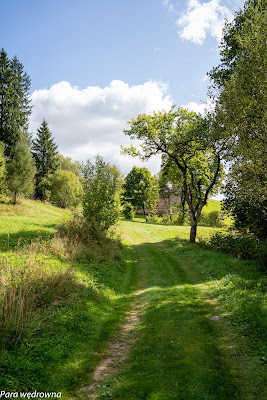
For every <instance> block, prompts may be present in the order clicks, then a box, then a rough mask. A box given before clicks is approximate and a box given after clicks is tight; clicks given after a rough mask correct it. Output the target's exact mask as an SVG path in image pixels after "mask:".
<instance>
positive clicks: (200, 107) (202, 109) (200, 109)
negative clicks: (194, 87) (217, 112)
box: [182, 98, 216, 115]
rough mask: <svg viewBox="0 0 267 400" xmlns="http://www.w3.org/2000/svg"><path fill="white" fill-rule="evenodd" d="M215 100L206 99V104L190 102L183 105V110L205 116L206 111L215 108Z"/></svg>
mask: <svg viewBox="0 0 267 400" xmlns="http://www.w3.org/2000/svg"><path fill="white" fill-rule="evenodd" d="M215 101H216V99H212V98H208V99H207V101H206V103H201V104H199V103H196V102H194V101H191V102H190V103H188V104H186V105H183V106H182V107H183V108H186V109H187V110H189V111H194V112H196V113H200V114H201V115H205V114H206V113H207V111H212V110H213V109H214V107H215Z"/></svg>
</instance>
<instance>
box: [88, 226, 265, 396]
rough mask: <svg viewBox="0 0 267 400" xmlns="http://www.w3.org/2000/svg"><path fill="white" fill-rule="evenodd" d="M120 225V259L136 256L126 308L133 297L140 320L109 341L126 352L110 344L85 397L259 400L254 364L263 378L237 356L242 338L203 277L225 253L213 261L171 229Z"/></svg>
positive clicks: (244, 358) (245, 359)
mask: <svg viewBox="0 0 267 400" xmlns="http://www.w3.org/2000/svg"><path fill="white" fill-rule="evenodd" d="M120 229H121V234H122V237H123V240H124V243H125V245H126V257H127V256H128V257H129V258H134V259H135V261H136V266H137V273H138V276H139V285H138V288H137V290H136V291H135V292H133V298H134V302H133V304H134V305H133V309H132V310H135V307H136V306H135V304H136V301H138V317H136V318H135V321H134V329H133V326H132V321H131V329H130V331H129V332H128V336H126V338H125V336H124V338H122V332H121V333H119V335H118V338H117V339H116V340H115V343H117V345H118V343H121V345H120V351H119V353H120V354H121V353H123V348H124V349H125V354H124V357H123V359H122V358H121V357H120V356H118V354H117V353H116V350H114V348H112V346H111V348H109V356H110V357H111V358H112V357H113V359H112V361H111V363H110V368H109V367H107V368H106V369H105V367H104V370H103V371H102V372H103V374H102V376H101V373H100V377H99V379H98V381H97V380H96V381H97V382H95V386H94V387H95V388H96V390H95V391H94V394H92V393H91V392H90V393H87V395H86V392H85V393H83V396H85V397H86V398H92V399H93V398H95V399H127V400H128V399H129V400H130V399H132V400H135V399H136V400H139V399H140V400H141V399H149V400H156V399H158V400H167V399H170V400H173V399H185V400H187V399H192V400H195V399H199V400H201V399H203V400H204V399H207V400H208V399H214V400H217V399H220V400H224V399H225V400H226V399H227V400H229V399H265V396H266V392H265V394H264V389H263V385H264V383H263V382H262V379H261V378H259V376H258V375H257V374H256V375H255V371H254V370H255V367H258V372H260V375H261V376H262V374H263V371H260V369H261V367H262V366H261V365H255V363H254V361H255V360H251V359H250V358H249V356H248V354H241V353H240V350H239V349H240V347H241V346H242V338H243V340H245V338H244V337H242V336H241V337H239V335H238V332H237V331H235V328H234V327H232V326H230V325H229V324H230V322H229V321H228V320H227V318H226V317H225V316H223V315H221V314H220V313H221V312H222V310H221V309H220V308H218V303H217V301H216V299H215V297H214V296H212V295H211V293H210V284H209V281H210V279H211V278H213V280H214V277H211V271H210V270H209V264H210V263H209V258H210V259H211V258H212V257H213V262H216V261H218V270H217V271H216V273H217V275H218V276H217V278H218V277H219V275H223V273H224V272H223V271H224V270H223V265H222V263H223V264H225V262H226V261H227V256H226V257H224V255H221V254H220V253H217V260H216V257H215V256H214V253H213V254H212V255H210V254H209V252H207V251H206V253H205V251H202V250H201V249H199V248H194V247H193V248H192V246H191V247H190V245H188V243H186V242H184V241H183V240H177V239H175V240H174V238H175V236H177V230H176V228H175V227H166V226H165V227H164V229H163V227H161V226H157V225H148V224H143V223H136V222H135V223H132V222H124V223H123V224H122V227H121V228H120ZM203 255H204V256H203ZM205 257H206V258H205ZM214 257H215V258H214ZM220 258H223V260H222V261H221V264H220V262H219V259H220ZM228 259H229V258H228ZM207 260H208V262H207ZM229 260H230V259H229ZM229 262H230V261H229ZM232 262H233V261H232ZM224 266H225V265H224ZM203 271H204V272H203ZM130 315H131V313H130ZM128 318H129V317H128ZM127 321H128V320H127V318H126V322H125V325H124V327H123V329H124V330H125V327H126V329H127V323H128V322H127ZM123 340H124V344H123ZM129 344H130V346H129ZM117 345H116V346H117ZM116 346H115V348H116ZM112 354H113V355H112ZM125 358H126V360H125ZM116 362H117V364H120V365H119V366H118V365H117V366H116ZM122 362H123V363H122ZM121 363H122V365H121ZM242 363H243V365H242V366H241V364H242ZM104 364H105V362H104ZM100 369H101V365H100ZM253 371H254V372H253ZM103 378H105V379H104V381H103ZM96 383H97V384H96ZM88 396H89V397H88Z"/></svg>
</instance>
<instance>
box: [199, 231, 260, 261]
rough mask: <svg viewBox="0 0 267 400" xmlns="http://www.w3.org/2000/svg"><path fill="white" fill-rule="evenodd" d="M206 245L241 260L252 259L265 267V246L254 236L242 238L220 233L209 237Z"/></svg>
mask: <svg viewBox="0 0 267 400" xmlns="http://www.w3.org/2000/svg"><path fill="white" fill-rule="evenodd" d="M207 244H208V245H210V246H211V247H213V248H215V249H216V250H219V251H223V252H225V253H231V254H234V255H235V256H237V257H239V258H243V259H254V260H257V261H260V262H261V263H263V264H264V265H265V266H266V265H267V244H266V241H260V240H259V239H257V238H256V237H255V236H252V235H249V236H248V235H247V236H242V235H240V234H236V233H229V234H227V235H224V234H222V233H220V232H217V233H215V234H214V235H213V236H211V237H210V238H209V239H208V241H207Z"/></svg>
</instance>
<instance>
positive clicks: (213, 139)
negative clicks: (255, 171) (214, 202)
mask: <svg viewBox="0 0 267 400" xmlns="http://www.w3.org/2000/svg"><path fill="white" fill-rule="evenodd" d="M129 124H130V129H128V130H127V129H125V130H124V132H125V134H126V135H128V136H129V137H130V138H131V139H139V140H141V141H142V144H141V150H140V151H138V150H137V149H136V148H135V147H134V146H131V147H129V148H124V149H123V152H124V153H126V154H131V155H133V156H139V157H140V158H141V159H142V160H147V159H149V158H150V157H151V156H153V155H154V154H161V155H163V156H164V159H165V160H166V159H167V160H168V159H172V160H173V162H174V164H175V165H176V168H177V174H178V173H179V174H182V179H183V190H184V195H185V200H186V202H187V204H188V207H189V214H190V219H191V232H190V241H191V242H195V239H196V232H197V221H198V218H199V216H200V214H201V211H202V208H203V207H204V205H205V204H206V202H207V199H208V196H209V195H211V194H213V193H215V192H216V191H217V189H218V187H219V186H220V183H221V178H222V174H223V168H222V164H221V158H222V157H221V152H222V144H221V143H220V141H219V140H217V136H216V134H215V132H214V131H213V130H212V124H211V123H210V121H209V120H208V119H207V118H202V117H201V116H200V115H198V114H196V113H194V112H189V111H187V110H184V109H182V108H178V109H177V110H175V107H174V106H173V107H172V108H171V110H170V111H169V112H165V111H162V112H157V113H156V112H154V114H153V115H146V114H142V115H138V117H137V118H136V119H132V120H131V121H130V122H129Z"/></svg>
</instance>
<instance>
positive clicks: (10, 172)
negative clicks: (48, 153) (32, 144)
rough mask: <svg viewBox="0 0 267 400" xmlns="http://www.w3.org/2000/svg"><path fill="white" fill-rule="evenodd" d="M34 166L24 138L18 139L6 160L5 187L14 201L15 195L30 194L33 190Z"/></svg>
mask: <svg viewBox="0 0 267 400" xmlns="http://www.w3.org/2000/svg"><path fill="white" fill-rule="evenodd" d="M35 172H36V167H35V163H34V160H33V158H32V155H31V152H30V149H29V147H28V144H27V142H26V141H25V140H19V141H18V142H17V143H16V144H15V146H14V147H13V149H12V153H11V158H10V159H9V160H8V162H7V179H6V182H7V187H8V190H9V191H10V192H11V193H12V194H13V202H14V204H15V203H16V200H17V195H20V194H24V195H28V194H31V193H32V192H33V190H34V176H35Z"/></svg>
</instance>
